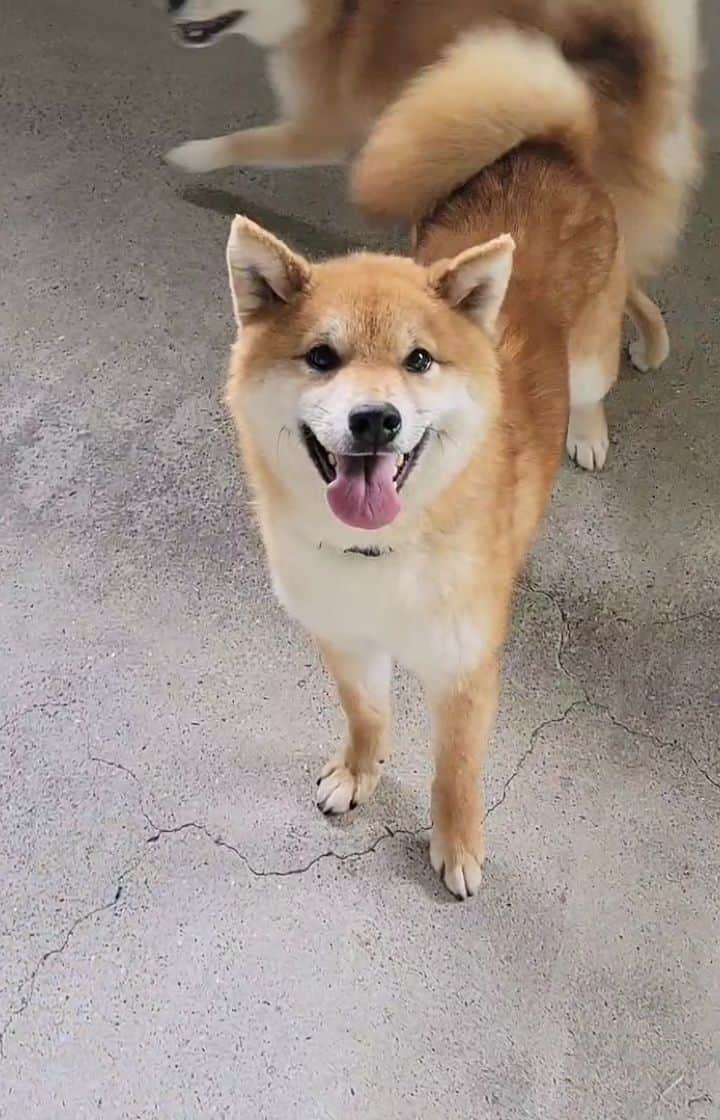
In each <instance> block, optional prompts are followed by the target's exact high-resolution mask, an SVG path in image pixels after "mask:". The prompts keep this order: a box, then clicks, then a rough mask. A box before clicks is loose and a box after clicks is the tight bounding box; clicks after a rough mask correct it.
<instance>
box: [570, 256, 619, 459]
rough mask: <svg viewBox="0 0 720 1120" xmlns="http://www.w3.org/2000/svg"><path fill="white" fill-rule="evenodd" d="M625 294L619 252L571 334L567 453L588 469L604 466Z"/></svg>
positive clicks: (617, 366)
mask: <svg viewBox="0 0 720 1120" xmlns="http://www.w3.org/2000/svg"><path fill="white" fill-rule="evenodd" d="M625 294H626V289H625V276H624V271H623V262H622V258H621V257H620V256H619V257H618V260H617V261H616V263H615V266H614V268H613V272H612V274H611V276H610V278H609V281H608V283H607V285H606V286H605V288H603V289H602V291H600V292H599V293H598V294H597V295H596V296H595V297H594V298H593V299H592V300H591V302H590V303H589V304H588V305H587V307H586V308H585V309H584V310H583V312H582V313H581V315H580V318H579V319H578V321H577V322H576V323H575V325H574V327H573V329H572V332H571V335H570V345H569V367H570V418H569V421H568V431H567V452H568V455H569V456H570V458H571V459H572V460H573V462H575V463H577V465H578V466H579V467H583V468H584V469H585V470H586V471H598V470H602V468H603V467H604V466H605V460H606V458H607V452H608V447H609V437H608V427H607V420H606V418H605V404H604V400H605V397H606V395H607V393H608V391H609V390H610V389H611V388H612V386H613V385H614V384H615V382H616V381H617V376H618V370H619V367H620V340H621V334H622V317H623V309H624V305H625Z"/></svg>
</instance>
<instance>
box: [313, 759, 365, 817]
mask: <svg viewBox="0 0 720 1120" xmlns="http://www.w3.org/2000/svg"><path fill="white" fill-rule="evenodd" d="M379 778H380V767H379V766H375V767H374V768H373V769H372V770H361V771H354V770H351V769H350V767H348V766H346V765H345V762H344V759H343V756H342V755H338V756H337V757H336V758H331V759H330V761H329V762H328V763H326V765H325V766H324V767H323V768H322V770H321V771H320V777H319V778H318V783H317V794H316V797H315V800H316V801H317V805H318V808H319V809H322V811H323V813H327V814H328V816H338V815H339V814H340V813H347V811H348V809H354V808H355V806H356V805H362V803H363V802H364V801H367V800H368V798H370V797H371V796H372V794H373V793H374V792H375V787H376V785H377V784H378V781H379Z"/></svg>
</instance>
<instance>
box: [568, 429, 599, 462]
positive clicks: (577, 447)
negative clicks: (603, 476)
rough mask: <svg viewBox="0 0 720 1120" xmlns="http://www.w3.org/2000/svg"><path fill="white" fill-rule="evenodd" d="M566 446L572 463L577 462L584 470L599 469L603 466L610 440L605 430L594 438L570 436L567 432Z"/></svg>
mask: <svg viewBox="0 0 720 1120" xmlns="http://www.w3.org/2000/svg"><path fill="white" fill-rule="evenodd" d="M566 446H567V453H568V455H569V456H570V458H571V459H572V461H573V463H577V465H578V466H579V467H582V468H583V470H586V471H601V470H602V469H603V467H604V466H605V460H606V459H607V453H608V448H609V446H610V440H609V439H608V436H607V432H606V433H605V435H602V436H599V437H598V438H596V439H594V440H593V439H583V438H582V437H580V436H571V434H570V432H568V438H567V444H566Z"/></svg>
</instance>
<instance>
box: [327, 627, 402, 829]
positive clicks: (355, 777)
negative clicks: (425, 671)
mask: <svg viewBox="0 0 720 1120" xmlns="http://www.w3.org/2000/svg"><path fill="white" fill-rule="evenodd" d="M321 649H322V654H323V658H324V660H325V664H326V665H327V667H328V669H329V670H330V672H331V673H332V675H333V677H334V678H335V683H336V684H337V687H338V692H339V693H340V700H341V702H342V706H343V709H344V711H345V715H346V717H347V735H348V737H347V745H346V747H345V750H344V751H342V752H341V753H340V754H338V755H335V756H334V757H333V758H331V759H330V761H329V762H328V763H327V764H326V765H325V766H324V767H323V769H322V770H321V772H320V777H319V779H318V788H317V803H318V805H319V807H320V808H321V809H322V811H323V812H324V813H346V812H347V811H348V809H354V808H355V806H356V805H360V804H362V802H363V801H367V800H368V798H369V797H370V796H371V794H372V793H373V792H374V790H375V787H376V785H377V784H378V780H379V778H380V772H381V768H382V764H383V762H385V759H386V758H387V756H388V753H389V750H390V744H389V728H390V679H391V674H392V663H391V660H390V658H389V657H388V656H387V655H386V654H383V653H378V652H376V651H364V652H359V651H353V652H348V651H342V650H338V649H336V648H334V647H332V646H329V645H327V643H321Z"/></svg>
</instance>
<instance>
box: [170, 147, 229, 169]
mask: <svg viewBox="0 0 720 1120" xmlns="http://www.w3.org/2000/svg"><path fill="white" fill-rule="evenodd" d="M165 162H166V163H169V164H170V165H171V166H172V167H177V168H179V169H180V171H188V172H194V173H195V174H198V173H199V172H202V171H217V170H218V168H220V167H224V166H225V164H226V156H225V147H224V143H223V141H222V140H221V139H217V140H189V141H188V142H187V144H180V145H178V147H177V148H171V149H170V151H169V152H168V153H167V155H166V156H165Z"/></svg>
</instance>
